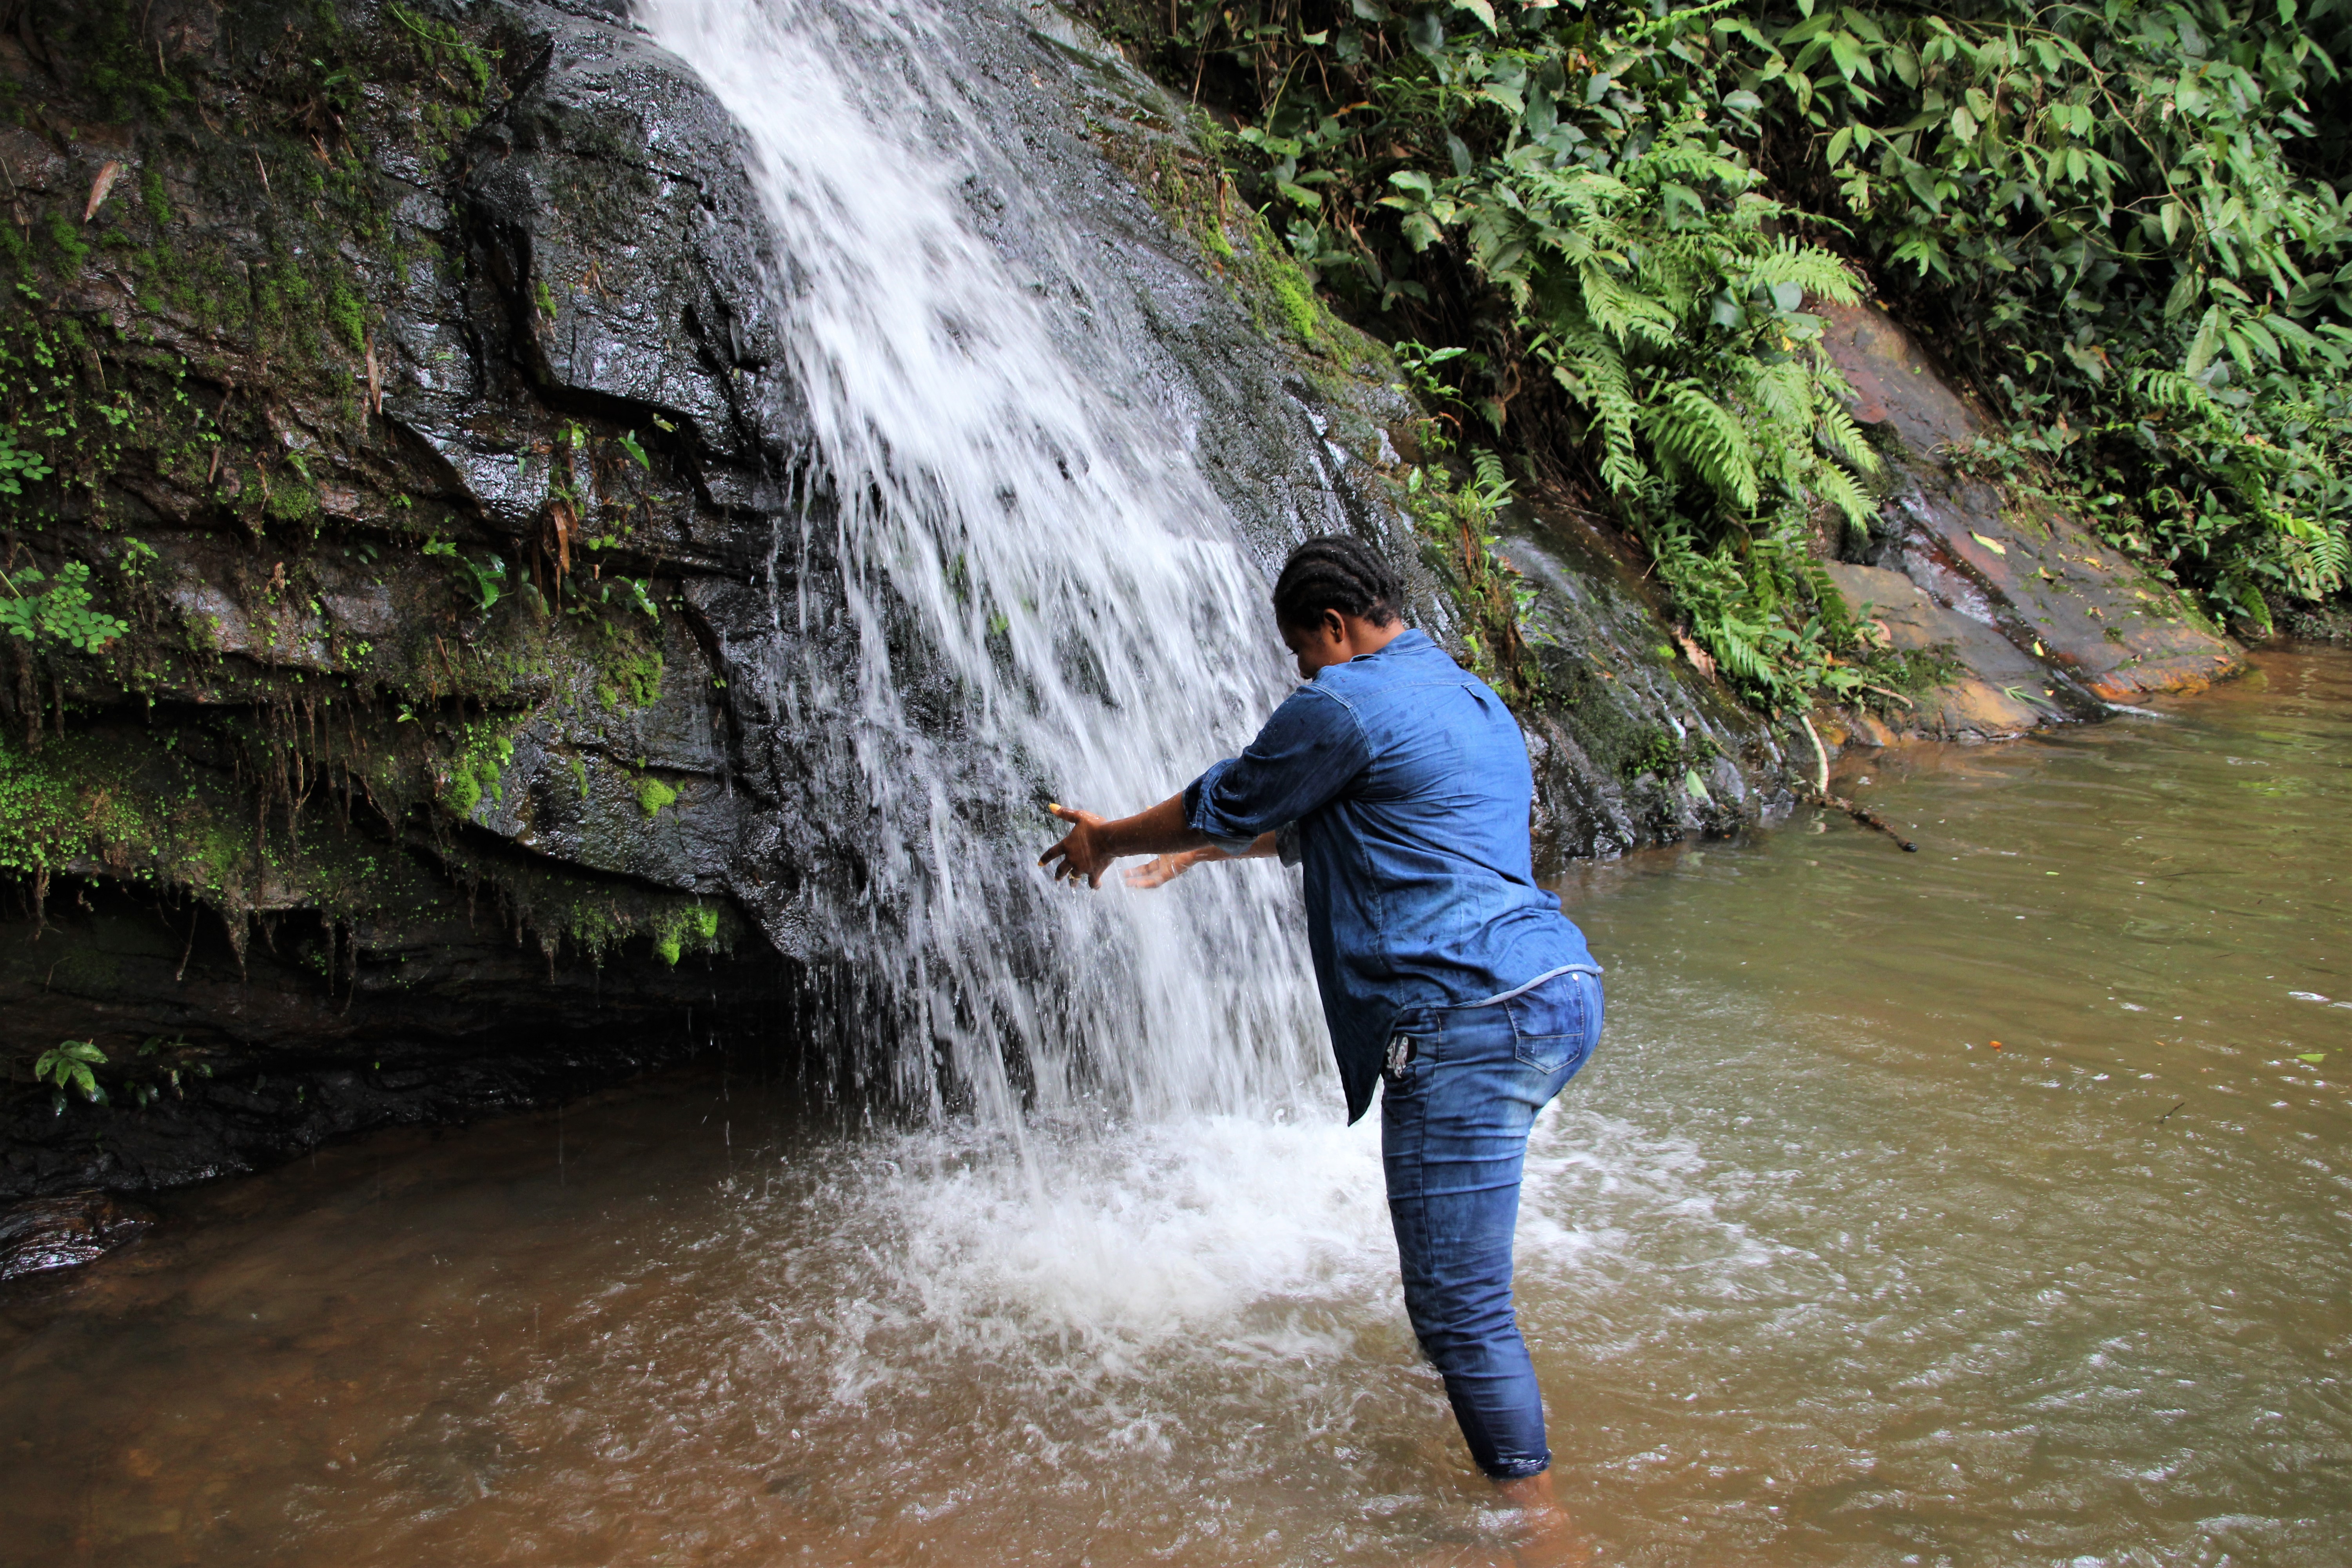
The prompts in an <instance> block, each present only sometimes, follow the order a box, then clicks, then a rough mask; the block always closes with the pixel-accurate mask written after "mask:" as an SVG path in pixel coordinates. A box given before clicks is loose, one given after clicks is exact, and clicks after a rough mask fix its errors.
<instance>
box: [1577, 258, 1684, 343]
mask: <svg viewBox="0 0 2352 1568" xmlns="http://www.w3.org/2000/svg"><path fill="white" fill-rule="evenodd" d="M1576 275H1577V281H1578V282H1579V283H1580V284H1581V285H1582V286H1583V294H1584V311H1585V314H1586V315H1588V316H1590V317H1591V319H1592V322H1593V324H1594V325H1595V326H1598V327H1599V328H1600V329H1601V331H1604V332H1607V333H1608V334H1609V335H1610V336H1612V337H1613V338H1617V339H1619V340H1621V341H1622V339H1624V338H1626V337H1629V336H1633V337H1639V338H1641V339H1643V340H1644V341H1646V342H1653V343H1654V344H1656V345H1657V346H1659V347H1661V348H1663V347H1665V346H1667V345H1668V344H1671V343H1672V342H1674V329H1675V318H1674V312H1672V311H1671V310H1667V309H1666V308H1665V306H1664V305H1662V304H1660V303H1659V302H1658V301H1657V300H1653V299H1650V298H1649V297H1648V296H1646V295H1643V294H1637V293H1635V292H1634V291H1633V289H1629V288H1627V287H1626V286H1625V285H1624V284H1622V283H1621V282H1619V281H1618V280H1617V279H1615V278H1613V277H1612V276H1611V275H1610V273H1609V269H1608V268H1605V267H1601V266H1597V265H1594V264H1592V263H1590V262H1588V263H1587V264H1585V265H1584V266H1582V267H1580V268H1577V269H1576Z"/></svg>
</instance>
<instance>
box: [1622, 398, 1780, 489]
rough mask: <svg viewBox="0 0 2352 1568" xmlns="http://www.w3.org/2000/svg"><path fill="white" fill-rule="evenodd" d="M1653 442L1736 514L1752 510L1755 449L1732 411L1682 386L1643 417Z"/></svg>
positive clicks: (1755, 479)
mask: <svg viewBox="0 0 2352 1568" xmlns="http://www.w3.org/2000/svg"><path fill="white" fill-rule="evenodd" d="M1643 424H1644V425H1645V426H1647V427H1648V431H1649V436H1650V439H1651V441H1652V442H1653V443H1654V445H1655V446H1656V447H1658V449H1659V450H1661V451H1663V452H1666V453H1668V454H1670V455H1671V456H1673V457H1674V458H1676V459H1678V460H1679V461H1681V462H1682V463H1683V464H1684V465H1685V467H1687V468H1689V469H1690V470H1691V472H1692V473H1694V474H1696V476H1697V477H1698V478H1699V479H1701V480H1702V481H1703V482H1704V483H1706V486H1707V487H1708V488H1709V489H1712V490H1714V491H1715V492H1716V494H1717V496H1718V497H1719V498H1721V499H1722V500H1726V501H1727V502H1729V503H1730V504H1731V505H1732V507H1733V508H1734V509H1735V510H1739V511H1753V510H1756V503H1757V501H1758V500H1759V485H1758V477H1757V473H1756V454H1755V449H1754V448H1753V447H1751V446H1750V445H1749V444H1748V433H1747V432H1746V431H1745V430H1743V429H1741V428H1740V426H1739V421H1738V419H1736V418H1734V417H1733V416H1732V414H1731V411H1730V410H1729V409H1727V408H1726V407H1724V406H1723V405H1721V404H1719V403H1717V401H1716V400H1715V399H1714V398H1712V397H1709V396H1708V395H1706V393H1704V392H1701V391H1700V390H1699V389H1698V387H1697V386H1696V384H1692V383H1690V382H1687V381H1685V382H1683V383H1681V384H1677V385H1676V386H1675V388H1674V389H1673V390H1672V391H1670V392H1668V393H1667V394H1666V397H1665V401H1664V402H1663V403H1659V404H1654V405H1651V407H1650V408H1649V409H1648V410H1647V412H1646V413H1645V414H1644V416H1643Z"/></svg>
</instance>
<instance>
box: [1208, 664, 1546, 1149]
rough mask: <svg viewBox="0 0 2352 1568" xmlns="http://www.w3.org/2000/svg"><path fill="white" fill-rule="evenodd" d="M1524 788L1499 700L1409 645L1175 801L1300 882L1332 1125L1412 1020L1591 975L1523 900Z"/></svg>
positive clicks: (1310, 691)
mask: <svg viewBox="0 0 2352 1568" xmlns="http://www.w3.org/2000/svg"><path fill="white" fill-rule="evenodd" d="M1534 801H1535V777H1534V773H1533V772H1532V770H1530V769H1529V767H1528V746H1527V742H1526V740H1525V739H1524V738H1522V737H1521V735H1520V733H1519V726H1518V722H1517V720H1515V719H1513V718H1512V717H1511V712H1510V710H1509V709H1507V708H1506V707H1505V706H1504V705H1503V700H1502V699H1501V698H1499V697H1497V696H1496V695H1495V693H1494V692H1493V691H1492V690H1491V689H1489V688H1488V687H1487V686H1486V683H1485V682H1484V681H1482V680H1480V679H1478V678H1477V677H1475V676H1474V675H1472V674H1470V673H1469V672H1468V671H1466V670H1465V669H1464V668H1462V667H1461V666H1460V665H1458V664H1455V663H1454V660H1453V659H1451V658H1448V657H1447V656H1446V653H1445V650H1444V649H1443V648H1441V647H1438V646H1437V645H1436V644H1435V643H1433V642H1431V641H1430V640H1429V638H1428V637H1424V636H1423V635H1422V634H1421V633H1420V632H1417V631H1412V630H1407V631H1404V632H1402V633H1400V634H1399V635H1398V636H1397V637H1395V638H1394V639H1393V640H1392V641H1391V642H1390V643H1389V645H1388V646H1387V647H1383V648H1381V650H1380V651H1379V652H1378V653H1372V654H1367V655H1365V656H1363V657H1362V658H1355V659H1350V660H1349V662H1347V663H1346V664H1335V665H1331V666H1328V667H1327V668H1323V669H1320V670H1318V671H1317V672H1316V676H1315V679H1313V680H1312V681H1310V682H1308V683H1307V684H1306V685H1304V686H1301V687H1300V688H1299V689H1297V690H1296V691H1294V692H1292V693H1291V695H1290V697H1289V698H1288V699H1287V700H1286V701H1285V702H1284V703H1283V704H1282V706H1281V707H1279V708H1277V709H1276V710H1274V715H1273V717H1271V718H1269V719H1268V720H1267V721H1265V728H1264V729H1263V730H1260V731H1258V735H1257V739H1256V740H1255V741H1253V742H1250V745H1249V749H1248V750H1247V751H1245V752H1243V753H1242V754H1241V755H1240V756H1238V757H1229V758H1227V759H1226V760H1225V761H1223V762H1221V763H1215V764H1213V766H1211V767H1210V769H1209V770H1208V772H1206V773H1202V775H1201V776H1200V777H1199V778H1197V779H1194V780H1193V781H1192V783H1191V784H1187V785H1186V786H1185V788H1184V820H1185V821H1186V822H1187V823H1188V824H1189V825H1191V826H1192V827H1193V828H1195V829H1196V830H1198V831H1200V832H1202V833H1205V834H1207V835H1208V836H1209V837H1210V839H1211V840H1212V841H1213V842H1214V843H1215V844H1217V845H1218V846H1219V847H1222V848H1223V849H1225V850H1227V851H1229V852H1238V851H1240V850H1243V849H1245V848H1247V847H1248V846H1249V844H1250V841H1251V840H1253V839H1255V837H1257V836H1258V835H1259V834H1261V833H1266V832H1270V831H1271V832H1277V833H1278V834H1279V835H1280V843H1281V845H1282V848H1283V859H1284V861H1285V862H1286V863H1295V864H1297V865H1300V866H1302V867H1304V868H1305V875H1306V881H1307V889H1306V890H1307V947H1308V950H1309V951H1310V952H1312V953H1313V954H1314V958H1315V982H1316V984H1317V986H1318V989H1320V991H1321V992H1322V994H1323V1016H1324V1019H1325V1021H1326V1022H1327V1023H1328V1025H1329V1026H1330V1029H1331V1049H1332V1053H1333V1055H1334V1056H1336V1057H1337V1058H1339V1081H1340V1084H1341V1086H1342V1087H1343V1088H1344V1089H1346V1090H1347V1095H1348V1120H1349V1121H1355V1120H1356V1119H1357V1118H1358V1117H1360V1116H1361V1115H1363V1113H1364V1108H1365V1107H1366V1106H1368V1105H1370V1103H1371V1098H1372V1087H1373V1085H1374V1084H1375V1083H1376V1082H1378V1080H1379V1078H1380V1071H1381V1057H1382V1052H1383V1048H1384V1047H1385V1046H1386V1044H1387V1041H1388V1036H1389V1029H1390V1025H1391V1022H1392V1021H1393V1020H1394V1019H1395V1017H1396V1016H1397V1014H1398V1013H1400V1012H1402V1011H1403V1010H1405V1009H1407V1008H1411V1007H1458V1006H1463V1005H1468V1004H1472V1003H1476V1002H1482V1001H1486V1000H1487V999H1489V998H1492V997H1494V996H1496V995H1497V994H1500V993H1503V992H1507V991H1511V990H1514V989H1516V988H1517V987H1520V986H1523V985H1525V984H1528V983H1529V982H1531V981H1534V980H1537V979H1538V978H1540V977H1542V976H1545V975H1547V974H1549V973H1557V972H1558V971H1560V970H1562V969H1567V968H1571V967H1575V966H1580V965H1590V964H1591V963H1592V955H1591V952H1589V951H1587V949H1586V947H1585V944H1584V935H1583V933H1582V932H1581V931H1578V930H1577V929H1576V926H1575V924H1574V923H1573V922H1572V921H1570V920H1569V918H1568V917H1567V916H1566V915H1564V914H1562V913H1561V912H1560V908H1559V899H1558V898H1556V897H1554V896H1553V895H1552V894H1550V893H1548V892H1546V891H1544V890H1543V889H1541V888H1538V887H1537V886H1536V879H1535V866H1534V860H1533V852H1532V850H1531V849H1530V847H1529V846H1528V815H1529V812H1530V810H1531V808H1532V806H1533V805H1534Z"/></svg>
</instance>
